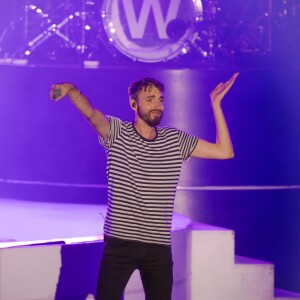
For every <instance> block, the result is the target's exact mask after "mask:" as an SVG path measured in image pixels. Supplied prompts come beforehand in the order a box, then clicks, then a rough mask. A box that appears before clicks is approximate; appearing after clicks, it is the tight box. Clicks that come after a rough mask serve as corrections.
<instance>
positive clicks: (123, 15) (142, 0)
mask: <svg viewBox="0 0 300 300" xmlns="http://www.w3.org/2000/svg"><path fill="white" fill-rule="evenodd" d="M200 18H202V2H201V0H167V1H166V0H164V1H162V0H105V1H104V3H103V10H102V19H103V24H104V28H105V31H106V33H107V35H108V38H109V41H110V42H111V43H112V44H113V45H114V47H115V48H116V49H118V50H119V51H120V52H121V53H123V54H124V55H126V56H128V57H130V58H132V59H133V60H138V61H143V62H159V61H165V60H169V59H172V58H174V57H176V56H178V55H179V53H181V51H182V50H183V47H184V45H185V44H186V43H187V41H189V40H190V39H191V38H192V35H193V25H194V23H195V21H198V20H199V19H200Z"/></svg>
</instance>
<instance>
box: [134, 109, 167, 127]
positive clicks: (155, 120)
mask: <svg viewBox="0 0 300 300" xmlns="http://www.w3.org/2000/svg"><path fill="white" fill-rule="evenodd" d="M151 112H160V115H158V116H154V117H151ZM137 113H138V116H139V117H140V118H141V119H142V120H144V121H145V122H146V123H147V124H148V125H149V126H150V127H155V126H157V125H158V124H159V123H160V121H161V119H162V117H163V112H162V111H161V110H150V111H149V112H148V113H143V112H142V111H141V110H140V108H139V107H138V108H137Z"/></svg>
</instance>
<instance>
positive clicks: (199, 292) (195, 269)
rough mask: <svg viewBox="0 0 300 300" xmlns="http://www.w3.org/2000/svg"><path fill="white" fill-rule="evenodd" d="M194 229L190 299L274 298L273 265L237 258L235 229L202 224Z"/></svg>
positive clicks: (191, 249) (191, 241) (190, 264)
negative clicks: (235, 252)
mask: <svg viewBox="0 0 300 300" xmlns="http://www.w3.org/2000/svg"><path fill="white" fill-rule="evenodd" d="M190 229H191V230H190V232H189V241H188V245H190V249H189V251H188V253H190V255H191V257H190V259H189V262H190V263H189V268H190V271H191V274H192V276H191V280H190V289H188V290H190V294H189V295H188V297H187V299H188V300H198V299H207V300H233V299H234V300H235V299H243V300H272V299H273V289H274V267H273V265H272V264H268V263H264V262H261V261H257V260H253V259H248V258H242V257H235V256H234V232H233V231H232V230H228V229H223V228H219V227H214V226H210V225H206V224H199V223H193V224H192V225H191V226H190ZM191 262H192V263H191Z"/></svg>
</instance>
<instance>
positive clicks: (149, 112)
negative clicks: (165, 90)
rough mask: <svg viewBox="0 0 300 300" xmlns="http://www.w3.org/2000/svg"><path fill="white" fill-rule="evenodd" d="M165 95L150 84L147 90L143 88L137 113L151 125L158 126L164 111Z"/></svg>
mask: <svg viewBox="0 0 300 300" xmlns="http://www.w3.org/2000/svg"><path fill="white" fill-rule="evenodd" d="M163 101H164V97H163V95H162V93H161V92H160V91H159V89H157V88H156V87H155V86H149V87H148V88H147V89H146V91H145V90H144V89H143V90H141V91H140V92H139V94H138V100H137V101H136V102H137V113H138V116H139V117H140V118H141V119H142V120H144V121H145V122H146V123H147V124H148V125H149V126H151V127H154V126H157V125H158V124H159V123H160V121H161V119H162V117H163V111H164V104H163Z"/></svg>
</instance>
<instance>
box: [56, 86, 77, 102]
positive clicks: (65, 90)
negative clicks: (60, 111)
mask: <svg viewBox="0 0 300 300" xmlns="http://www.w3.org/2000/svg"><path fill="white" fill-rule="evenodd" d="M72 89H76V87H75V85H74V84H73V83H68V82H66V83H58V84H53V85H52V86H51V90H50V100H54V101H58V100H60V99H62V98H64V97H65V96H66V95H67V94H68V93H69V91H70V90H72ZM54 90H60V95H59V96H57V95H56V96H55V94H57V93H55V92H54Z"/></svg>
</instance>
